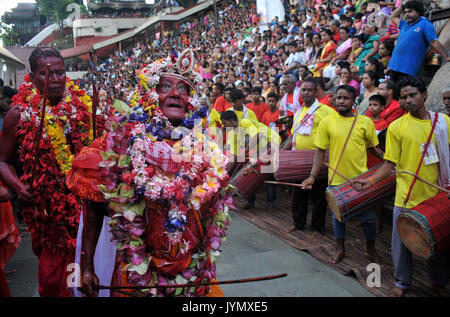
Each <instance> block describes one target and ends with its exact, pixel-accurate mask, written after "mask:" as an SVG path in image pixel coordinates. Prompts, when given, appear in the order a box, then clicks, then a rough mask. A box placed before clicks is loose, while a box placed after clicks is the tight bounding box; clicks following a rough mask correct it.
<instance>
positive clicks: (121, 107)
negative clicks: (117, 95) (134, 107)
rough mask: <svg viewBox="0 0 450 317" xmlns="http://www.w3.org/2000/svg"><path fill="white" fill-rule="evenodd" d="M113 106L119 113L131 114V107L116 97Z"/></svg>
mask: <svg viewBox="0 0 450 317" xmlns="http://www.w3.org/2000/svg"><path fill="white" fill-rule="evenodd" d="M113 108H114V109H116V111H117V112H119V113H124V114H129V113H130V112H131V108H130V107H129V106H128V105H127V104H126V103H125V102H123V101H121V100H118V99H116V100H115V101H114V104H113Z"/></svg>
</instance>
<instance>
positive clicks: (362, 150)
mask: <svg viewBox="0 0 450 317" xmlns="http://www.w3.org/2000/svg"><path fill="white" fill-rule="evenodd" d="M355 98H356V90H355V88H353V87H351V86H348V85H343V86H340V87H339V88H338V90H337V92H336V106H337V110H338V113H335V114H332V115H330V116H328V117H326V118H324V119H323V120H322V122H321V123H320V125H319V129H318V132H317V135H316V138H315V140H314V146H316V147H317V151H316V155H315V157H314V162H313V167H312V170H311V176H310V177H309V178H307V179H306V180H305V181H303V183H302V184H301V185H302V188H303V189H311V188H312V186H313V185H314V183H315V182H316V175H317V174H318V172H319V170H320V167H321V166H322V164H323V162H324V159H325V151H326V150H327V149H329V164H330V166H331V167H333V168H334V169H337V171H338V172H339V174H340V175H338V174H337V173H336V174H334V172H333V170H332V169H329V172H328V177H329V184H330V185H331V186H338V185H341V184H343V183H345V182H346V180H345V179H344V178H343V177H341V175H342V176H345V177H346V178H347V179H349V178H353V177H356V176H358V175H360V174H362V173H364V172H366V171H367V155H366V151H367V150H366V149H367V148H369V149H372V151H373V152H374V154H378V150H375V149H374V148H375V147H377V146H378V138H377V135H376V133H375V127H374V124H373V122H372V120H371V119H370V118H368V117H366V116H362V115H361V116H360V115H359V116H357V117H355V115H354V113H353V111H352V107H353V105H354V104H355ZM355 120H356V121H355ZM354 121H355V123H354ZM353 123H354V127H353V130H352V132H351V133H349V132H350V130H351V127H352V125H353ZM348 137H349V139H348V142H347V145H346V146H345V148H344V144H345V143H346V140H347V138H348ZM378 155H379V154H378ZM341 156H342V157H341ZM339 161H340V162H339ZM338 162H339V166H337V165H338ZM360 218H361V221H362V222H363V223H364V233H365V236H366V240H367V253H366V256H367V257H368V258H369V259H370V260H371V261H373V262H375V261H376V259H377V255H376V249H375V238H376V220H377V211H376V209H375V207H374V208H371V209H369V210H367V211H365V212H363V213H362V214H361V216H360ZM332 219H333V227H334V235H335V237H336V243H337V252H336V255H335V256H334V257H333V258H331V259H330V262H331V263H333V264H335V263H338V262H340V261H341V260H342V259H343V257H344V255H345V243H344V240H345V223H344V222H339V221H338V220H337V218H336V217H335V215H334V214H332Z"/></svg>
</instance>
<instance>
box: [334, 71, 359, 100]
mask: <svg viewBox="0 0 450 317" xmlns="http://www.w3.org/2000/svg"><path fill="white" fill-rule="evenodd" d="M339 79H340V82H339V85H337V86H342V85H349V86H352V87H353V88H355V90H356V96H357V97H359V94H360V91H361V85H360V83H359V81H357V80H355V79H354V78H353V75H352V72H351V70H350V66H349V65H342V66H341V71H340V76H339Z"/></svg>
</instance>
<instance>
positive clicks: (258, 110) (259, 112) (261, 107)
mask: <svg viewBox="0 0 450 317" xmlns="http://www.w3.org/2000/svg"><path fill="white" fill-rule="evenodd" d="M245 106H246V107H247V108H249V109H250V110H252V111H253V112H254V113H255V114H256V118H257V119H258V121H260V122H261V119H262V118H263V115H264V113H266V112H267V111H269V106H268V105H267V104H266V103H264V102H261V103H259V104H254V103H253V102H250V103H248V104H246V105H245Z"/></svg>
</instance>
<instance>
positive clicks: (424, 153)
mask: <svg viewBox="0 0 450 317" xmlns="http://www.w3.org/2000/svg"><path fill="white" fill-rule="evenodd" d="M438 115H439V113H437V112H436V113H435V115H434V122H433V124H432V126H431V132H430V135H429V136H428V140H427V143H426V144H425V148H424V149H423V153H422V157H421V158H420V163H419V166H418V167H417V170H416V173H415V175H416V176H419V171H420V167H421V166H422V163H423V159H424V158H425V155H426V154H427V151H428V146H429V145H430V142H431V137H432V136H433V133H434V129H435V128H436V124H437V121H438ZM416 181H417V178H416V177H413V180H412V183H411V186H409V190H408V194H407V195H406V198H405V201H404V202H403V209H406V208H405V207H406V204H407V203H408V201H409V198H410V196H411V192H412V189H413V187H414V184H415V183H416Z"/></svg>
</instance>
